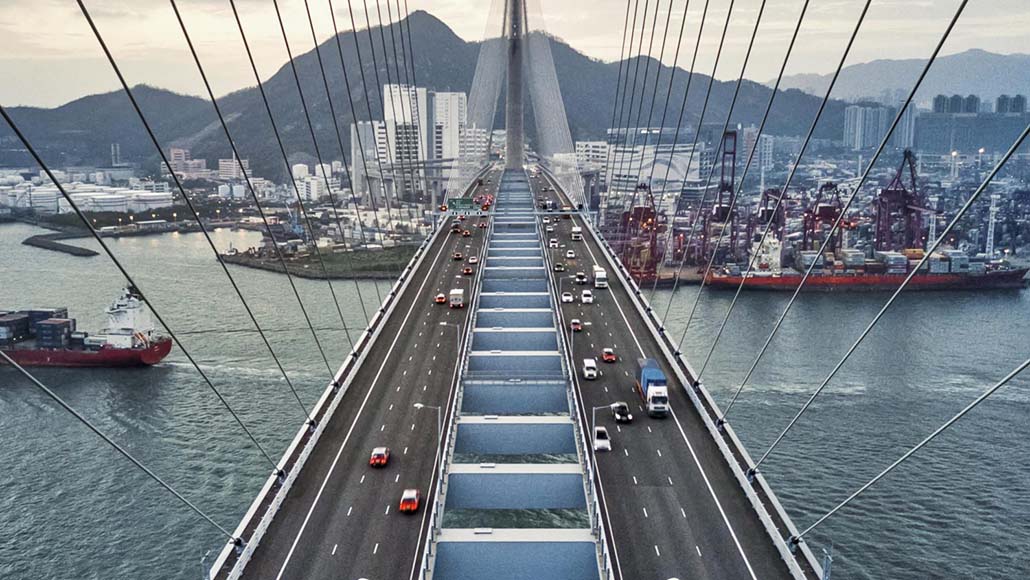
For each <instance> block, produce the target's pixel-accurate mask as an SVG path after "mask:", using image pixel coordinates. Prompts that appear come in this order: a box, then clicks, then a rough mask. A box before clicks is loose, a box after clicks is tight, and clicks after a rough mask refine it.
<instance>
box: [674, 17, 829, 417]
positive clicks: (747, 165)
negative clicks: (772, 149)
mask: <svg viewBox="0 0 1030 580" xmlns="http://www.w3.org/2000/svg"><path fill="white" fill-rule="evenodd" d="M809 2H810V0H805V1H804V4H802V6H801V14H800V15H799V16H798V22H797V25H795V27H794V33H793V34H792V35H791V37H790V43H789V44H788V45H787V53H786V54H785V55H784V56H783V64H782V65H781V66H780V72H779V74H778V75H777V76H776V82H775V83H774V85H773V89H772V95H771V96H770V97H769V104H768V106H767V107H766V108H765V113H764V114H763V115H762V122H761V123H760V124H759V126H758V133H757V137H756V141H755V145H754V146H753V147H752V148H751V151H750V152H749V153H748V156H747V163H745V164H744V172H743V173H742V174H741V176H740V185H738V186H737V192H736V193H735V194H734V201H736V198H737V196H739V195H740V194H741V192H742V191H743V190H744V181H745V180H746V179H747V174H748V171H749V170H750V169H751V162H752V160H753V159H754V155H755V150H756V149H757V148H758V141H759V140H761V138H762V135H763V133H764V131H765V124H766V121H768V119H769V113H770V111H771V110H772V105H773V101H774V100H775V98H776V94H777V93H778V92H779V90H780V83H781V81H782V80H783V74H784V72H785V71H786V70H787V62H788V61H789V60H790V55H791V53H792V52H793V51H794V44H795V42H796V41H797V38H798V33H799V32H800V31H801V24H802V23H803V22H804V20H805V13H806V12H807V11H808V4H809ZM838 70H839V69H838ZM835 82H836V75H834V78H833V80H832V81H831V84H830V86H831V90H832V86H833V84H835ZM827 94H829V91H827ZM824 103H825V101H824ZM819 116H820V115H819V114H817V115H816V123H818V120H819ZM812 130H813V131H814V130H815V123H813V125H812ZM810 138H811V132H810V133H809V136H808V137H807V138H806V140H805V141H806V145H805V146H806V147H807V141H808V139H810ZM709 179H711V176H709ZM781 199H782V196H781V197H780V198H779V199H777V202H776V203H777V205H776V206H775V207H774V208H773V213H774V214H775V213H776V210H777V209H779V203H780V200H781ZM769 229H770V228H768V227H766V229H765V231H763V232H762V237H761V239H760V240H759V242H758V247H759V248H761V247H762V245H763V244H765V239H766V236H767V235H768V234H769ZM724 233H725V228H723V231H722V232H721V233H720V234H719V239H720V241H721V240H722V236H723V234H724ZM757 258H758V254H757V253H755V255H753V256H751V258H750V260H749V261H748V265H747V270H745V271H744V278H747V275H748V273H750V272H751V269H752V268H753V267H754V264H755V261H756V260H757ZM710 269H711V265H710V264H709V270H710ZM707 277H708V274H707V271H706V273H705V277H704V278H702V285H701V287H700V288H699V289H698V295H700V293H701V292H702V291H703V290H704V283H703V280H705V279H707ZM743 288H744V285H743V284H741V285H739V286H737V292H736V293H735V294H734V295H733V300H731V301H730V306H729V308H727V309H726V314H725V316H724V317H723V319H722V324H720V325H719V330H718V332H716V333H715V340H714V341H712V346H711V348H709V350H708V354H707V355H706V356H705V360H704V363H703V364H702V365H701V369H700V370H699V371H698V373H697V377H696V379H695V382H697V383H700V382H701V377H702V376H703V375H704V374H705V369H706V368H708V363H709V361H710V360H711V359H712V353H714V352H715V347H716V345H718V344H719V339H720V338H721V337H722V333H723V331H724V330H725V329H726V323H727V322H728V321H729V319H730V313H732V312H733V306H734V305H735V304H736V302H737V298H738V297H739V296H740V293H741V290H743ZM688 325H689V324H688ZM719 421H722V418H720V419H719ZM721 424H722V423H721V422H720V425H721Z"/></svg>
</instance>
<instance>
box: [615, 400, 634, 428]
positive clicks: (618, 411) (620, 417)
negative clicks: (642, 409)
mask: <svg viewBox="0 0 1030 580" xmlns="http://www.w3.org/2000/svg"><path fill="white" fill-rule="evenodd" d="M612 418H613V419H615V422H616V423H632V422H633V413H630V412H629V405H627V404H626V403H625V402H623V401H618V402H615V403H612Z"/></svg>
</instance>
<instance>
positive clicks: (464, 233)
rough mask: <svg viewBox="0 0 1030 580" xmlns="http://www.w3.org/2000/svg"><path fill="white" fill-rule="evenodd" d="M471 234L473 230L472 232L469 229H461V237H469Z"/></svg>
mask: <svg viewBox="0 0 1030 580" xmlns="http://www.w3.org/2000/svg"><path fill="white" fill-rule="evenodd" d="M470 236H472V232H470V231H468V230H461V237H463V238H468V237H470Z"/></svg>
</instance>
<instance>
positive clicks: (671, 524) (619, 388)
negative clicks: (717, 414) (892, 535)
mask: <svg viewBox="0 0 1030 580" xmlns="http://www.w3.org/2000/svg"><path fill="white" fill-rule="evenodd" d="M542 181H543V180H534V181H532V182H531V183H532V185H533V186H534V190H535V191H534V197H539V196H541V195H545V196H549V195H555V194H554V193H544V192H540V191H539V187H540V186H541V185H542ZM548 184H549V185H552V186H553V184H550V183H548ZM574 224H576V225H582V223H581V220H580V218H579V217H573V218H572V219H561V218H559V219H557V220H556V221H555V220H552V224H551V225H554V226H555V229H556V231H555V233H554V234H545V237H547V238H551V237H556V238H558V240H559V245H560V246H561V247H559V249H558V250H549V252H548V261H549V262H550V263H553V261H554V260H555V259H560V260H561V261H562V262H565V263H566V265H567V271H566V272H564V273H554V274H555V276H556V277H558V276H564V277H565V281H563V282H559V281H557V280H556V281H555V291H558V290H559V286H560V288H561V290H564V291H572V292H573V293H574V294H575V295H576V301H575V302H574V303H572V304H562V308H561V314H560V316H561V319H562V324H563V328H564V332H565V333H566V336H567V337H568V338H569V340H570V341H571V343H572V351H573V365H574V366H575V368H576V371H577V381H576V386H577V390H578V392H579V393H580V400H581V402H582V403H581V404H582V406H583V409H582V411H583V412H582V413H581V416H582V417H583V420H584V422H587V421H589V420H590V416H591V410H592V409H593V407H598V406H607V405H610V404H611V403H613V402H616V401H624V402H626V403H628V404H629V405H630V408H631V409H632V411H633V419H634V420H633V423H632V424H630V425H622V426H620V425H616V424H615V422H614V420H612V418H611V413H610V412H609V411H607V410H601V409H599V410H598V411H597V423H598V424H599V425H605V426H607V427H608V430H609V433H610V434H611V436H612V451H611V452H610V453H603V452H602V453H598V454H596V461H595V465H596V466H597V469H596V478H597V479H596V480H595V484H596V485H597V486H598V487H599V488H600V490H601V496H602V499H603V506H602V507H603V509H604V511H605V512H606V514H605V516H606V522H607V523H608V524H609V536H608V537H609V540H610V547H612V548H613V550H612V551H613V560H614V563H615V565H616V571H617V572H618V573H619V577H620V578H627V579H635V578H674V577H677V578H713V579H733V580H737V579H747V578H763V579H764V578H790V574H789V571H788V570H787V567H786V565H785V564H784V563H783V562H782V560H781V559H780V557H779V553H778V552H777V551H776V549H775V547H774V545H773V543H772V541H771V540H770V539H769V537H768V536H767V535H766V533H765V531H764V529H763V528H762V526H761V523H760V522H759V520H758V517H757V515H756V514H755V513H754V511H753V510H752V508H751V506H750V504H749V503H748V501H747V499H746V497H745V496H744V494H743V492H742V491H740V490H739V487H738V486H737V482H736V480H735V479H734V478H733V475H732V472H731V471H730V468H729V466H727V465H726V464H725V461H724V460H723V458H722V455H721V454H720V453H719V450H718V447H717V446H716V444H715V442H714V441H713V440H712V439H711V437H710V436H709V434H708V432H707V430H706V429H705V427H704V425H703V422H702V420H701V418H700V417H699V416H698V414H697V412H696V411H695V410H694V407H693V404H692V403H691V402H690V400H689V399H688V397H687V396H686V394H685V393H684V392H683V390H682V387H681V385H680V384H679V382H678V381H677V380H676V379H675V375H674V374H673V373H672V369H671V368H670V367H669V365H668V364H667V362H666V361H665V360H664V358H663V357H662V355H661V350H660V348H659V346H658V344H657V342H656V341H655V340H654V339H653V338H652V336H651V334H650V333H649V332H647V331H646V329H645V327H644V321H643V320H641V319H640V317H639V315H638V314H637V312H636V310H635V308H633V306H632V304H631V303H630V296H629V294H628V292H627V291H626V290H625V288H623V287H622V285H621V284H620V283H619V282H618V278H615V277H614V276H613V273H612V272H610V268H608V267H607V265H606V262H605V261H604V259H603V255H602V254H601V249H600V248H599V247H598V246H597V245H596V244H594V243H593V242H592V241H591V240H590V238H589V236H584V241H582V242H572V241H571V239H570V230H571V227H572V226H573V225H574ZM543 227H546V225H544V226H543ZM568 249H572V250H573V251H575V252H576V254H577V255H576V258H575V259H574V260H567V259H565V252H566V251H567V250H568ZM594 264H600V265H602V266H605V268H606V269H608V270H609V289H607V290H603V289H600V290H599V289H594V288H593V285H592V283H591V284H588V285H585V286H578V285H574V284H573V283H572V280H571V278H572V277H573V276H574V274H575V273H576V272H584V273H586V274H587V275H588V276H590V274H591V268H592V266H593V265H594ZM549 267H550V266H549ZM583 289H590V290H591V291H592V292H593V293H594V303H593V304H583V303H582V302H581V300H580V292H581V290H583ZM572 318H578V319H580V320H581V321H583V322H584V323H589V324H588V325H587V326H585V327H584V330H583V331H582V332H577V333H572V332H571V331H570V330H569V326H568V321H569V320H571V319H572ZM573 334H574V335H575V337H574V338H573ZM605 347H610V348H613V349H615V352H616V354H617V355H619V360H618V362H616V363H613V364H605V363H602V362H599V363H598V364H599V366H600V370H601V372H602V374H601V376H600V378H598V379H597V380H593V381H587V380H583V379H582V371H581V368H582V360H583V359H584V358H594V357H597V358H598V359H600V355H601V349H602V348H605ZM638 357H648V358H655V359H656V360H658V361H659V363H660V364H661V366H662V368H663V370H664V372H665V374H666V377H668V380H669V394H670V402H671V404H672V409H673V416H672V417H669V418H666V419H652V418H650V417H647V415H646V413H645V412H644V410H643V407H642V406H641V404H640V398H639V396H638V395H637V394H636V391H635V390H634V389H633V384H634V381H635V379H636V373H637V364H636V359H637V358H638ZM584 427H585V429H586V430H587V432H588V433H592V429H591V427H590V426H589V425H585V426H584Z"/></svg>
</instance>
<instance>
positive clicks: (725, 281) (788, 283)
mask: <svg viewBox="0 0 1030 580" xmlns="http://www.w3.org/2000/svg"><path fill="white" fill-rule="evenodd" d="M1027 271H1028V269H1026V268H1020V269H1015V270H1005V271H997V272H988V273H986V274H917V275H915V276H913V277H912V280H911V281H910V282H909V283H908V286H906V287H905V288H906V290H998V289H1019V288H1025V287H1026V281H1025V280H1024V277H1025V276H1026V273H1027ZM906 276H907V274H820V275H812V276H809V278H808V280H807V281H806V282H805V286H804V288H802V290H806V291H815V292H820V291H821V292H861V291H866V292H876V291H893V290H896V289H897V288H898V286H901V283H902V282H904V281H905V277H906ZM801 278H802V277H801V275H800V274H792V275H783V276H749V277H748V278H747V280H746V281H745V282H744V289H745V290H768V291H794V290H795V289H796V288H797V286H798V284H799V283H800V282H801ZM741 280H743V277H742V276H725V275H710V276H709V277H708V279H707V280H706V282H707V284H708V285H709V286H711V287H712V288H714V289H727V290H736V289H737V287H738V286H740V283H741Z"/></svg>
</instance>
